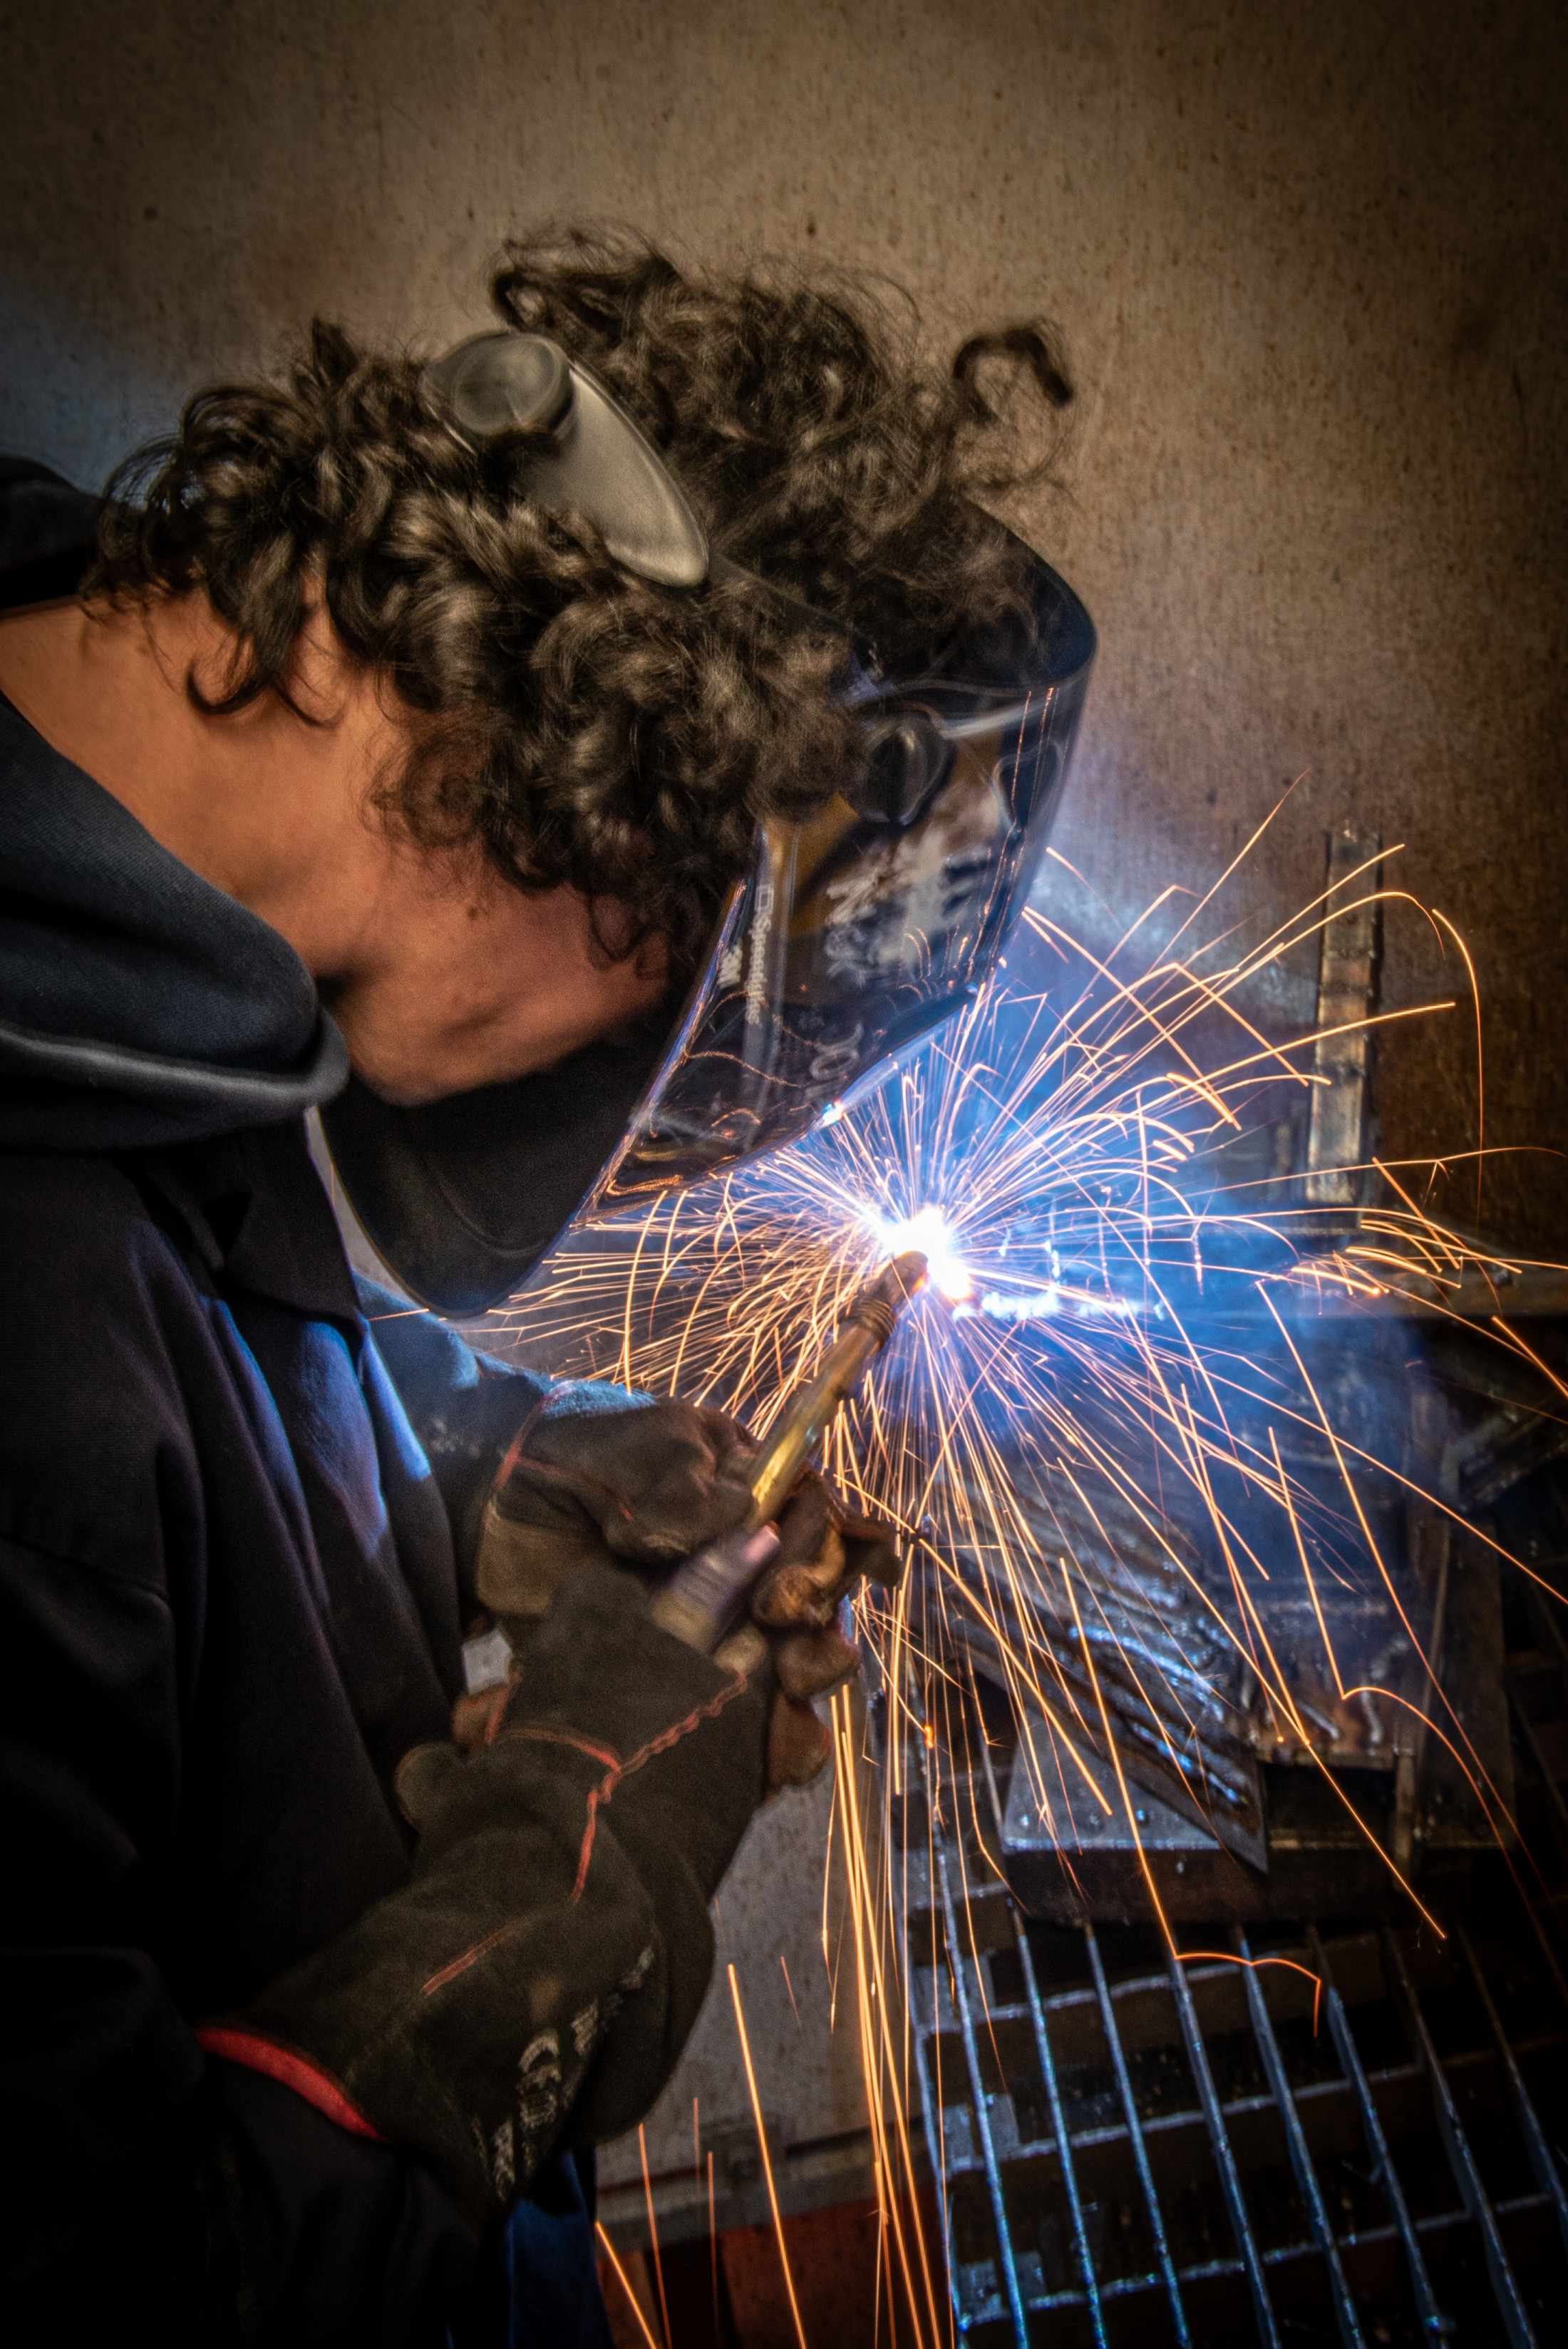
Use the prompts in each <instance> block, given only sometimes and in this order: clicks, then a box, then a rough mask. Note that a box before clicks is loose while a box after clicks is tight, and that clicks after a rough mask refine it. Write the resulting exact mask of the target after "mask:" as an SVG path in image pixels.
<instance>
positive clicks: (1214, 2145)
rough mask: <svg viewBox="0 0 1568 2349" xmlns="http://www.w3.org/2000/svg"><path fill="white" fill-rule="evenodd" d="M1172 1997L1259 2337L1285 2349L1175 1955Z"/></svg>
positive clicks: (1273, 2348) (1269, 2347) (1268, 2347)
mask: <svg viewBox="0 0 1568 2349" xmlns="http://www.w3.org/2000/svg"><path fill="white" fill-rule="evenodd" d="M1170 1981H1171V1996H1172V1997H1173V1998H1174V1999H1175V2001H1176V2013H1177V2016H1178V2018H1179V2020H1180V2022H1181V2036H1182V2039H1183V2040H1184V2041H1185V2043H1186V2047H1187V2061H1188V2063H1189V2064H1191V2070H1192V2078H1193V2081H1194V2082H1195V2084H1196V2085H1197V2090H1198V2101H1199V2103H1200V2104H1201V2105H1202V2108H1203V2118H1204V2121H1205V2122H1206V2123H1207V2125H1208V2130H1209V2144H1210V2147H1211V2149H1212V2153H1213V2156H1214V2167H1215V2168H1216V2169H1217V2170H1218V2171H1219V2173H1220V2188H1221V2191H1222V2194H1223V2195H1224V2198H1225V2208H1226V2210H1227V2211H1228V2212H1229V2214H1230V2220H1231V2231H1232V2233H1233V2235H1234V2236H1235V2239H1236V2249H1237V2250H1238V2251H1240V2252H1241V2255H1242V2264H1243V2268H1244V2269H1245V2271H1246V2278H1247V2289H1248V2291H1249V2292H1251V2293H1252V2298H1253V2316H1254V2317H1255V2318H1256V2320H1257V2327H1258V2335H1259V2338H1260V2339H1261V2341H1262V2342H1263V2344H1264V2349H1280V2338H1279V2327H1278V2325H1277V2324H1276V2323H1275V2322H1274V2304H1273V2302H1271V2301H1270V2299H1269V2288H1268V2282H1267V2280H1266V2279H1265V2277H1264V2263H1263V2259H1262V2256H1261V2254H1260V2252H1259V2250H1258V2244H1257V2238H1256V2236H1255V2235H1254V2234H1253V2228H1252V2221H1251V2220H1250V2219H1249V2218H1248V2216H1247V2206H1246V2203H1245V2201H1244V2200H1243V2195H1242V2181H1241V2178H1240V2175H1239V2173H1238V2172H1237V2169H1236V2157H1235V2154H1234V2152H1233V2149H1232V2146H1231V2139H1230V2135H1229V2132H1228V2131H1227V2129H1226V2127H1225V2119H1224V2115H1223V2114H1222V2112H1221V2110H1220V2099H1219V2097H1218V2096H1217V2095H1216V2094H1215V2093H1214V2076H1213V2074H1212V2072H1211V2071H1210V2069H1209V2054H1208V2050H1207V2049H1206V2048H1205V2046H1204V2044H1203V2034H1202V2032H1201V2031H1200V2030H1199V2028H1198V2016H1197V2013H1196V2011H1195V2009H1194V2007H1193V2004H1192V1993H1191V1990H1190V1989H1189V1988H1188V1985H1187V1977H1186V1975H1185V1974H1184V1973H1183V1972H1182V1971H1181V1959H1180V1958H1179V1957H1178V1956H1177V1955H1176V1953H1175V1952H1174V1951H1172V1952H1171V1961H1170Z"/></svg>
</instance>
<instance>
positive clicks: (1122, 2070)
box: [1083, 1924, 1191, 2349]
mask: <svg viewBox="0 0 1568 2349" xmlns="http://www.w3.org/2000/svg"><path fill="white" fill-rule="evenodd" d="M1083 1937H1084V1940H1085V1941H1086V1942H1087V1943H1088V1962H1089V1971H1090V1972H1091V1973H1092V1974H1093V1976H1094V1987H1095V1995H1096V1996H1097V1997H1098V1999H1099V2017H1100V2023H1101V2024H1102V2026H1103V2028H1104V2031H1105V2036H1106V2041H1107V2044H1108V2045H1109V2048H1110V2060H1111V2064H1112V2066H1113V2067H1114V2069H1115V2073H1116V2087H1117V2094H1118V2095H1119V2096H1120V2098H1121V2109H1122V2111H1123V2112H1124V2113H1125V2114H1126V2115H1127V2134H1128V2137H1129V2138H1130V2142H1131V2146H1132V2158H1133V2161H1134V2163H1135V2164H1136V2166H1137V2169H1138V2182H1139V2184H1140V2186H1141V2187H1142V2189H1143V2199H1144V2202H1145V2204H1146V2205H1147V2207H1148V2210H1149V2224H1150V2230H1152V2233H1153V2238H1154V2256H1155V2258H1156V2259H1157V2260H1158V2261H1159V2262H1160V2273H1161V2277H1162V2278H1163V2280H1164V2284H1165V2297H1166V2299H1167V2300H1168V2301H1169V2302H1170V2303H1171V2324H1172V2326H1173V2327H1174V2329H1175V2333H1176V2340H1177V2344H1178V2349H1190V2344H1191V2334H1190V2333H1189V2332H1188V2330H1187V2312H1186V2309H1185V2308H1184V2307H1183V2305H1182V2302H1181V2281H1180V2279H1179V2278H1178V2276H1177V2273H1176V2263H1175V2261H1173V2260H1172V2258H1171V2246H1170V2243H1169V2241H1168V2240H1167V2238H1166V2233H1165V2214H1164V2212H1163V2211H1162V2210H1161V2207H1160V2197H1159V2195H1158V2194H1157V2193H1156V2192H1155V2189H1154V2172H1153V2171H1152V2169H1150V2166H1149V2147H1148V2146H1147V2145H1146V2144H1145V2143H1144V2138H1143V2124H1142V2121H1141V2120H1140V2117H1139V2112H1138V2106H1137V2104H1136V2102H1135V2100H1134V2098H1133V2094H1132V2079H1131V2075H1130V2073H1129V2071H1128V2068H1127V2054H1126V2051H1125V2049H1124V2048H1123V2046H1122V2044H1121V2033H1120V2030H1119V2027H1118V2024H1117V2020H1116V2008H1115V2002H1114V2001H1113V2000H1112V1998H1111V1995H1110V1986H1109V1983H1108V1982H1107V1981H1106V1978H1105V1961H1104V1960H1103V1958H1102V1957H1101V1956H1100V1954H1099V1942H1098V1941H1097V1940H1095V1937H1094V1927H1093V1926H1092V1925H1089V1924H1086V1925H1085V1927H1084V1929H1083ZM1150 2282H1153V2278H1152V2277H1150Z"/></svg>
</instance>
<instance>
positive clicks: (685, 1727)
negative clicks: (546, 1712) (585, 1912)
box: [506, 1671, 746, 1905]
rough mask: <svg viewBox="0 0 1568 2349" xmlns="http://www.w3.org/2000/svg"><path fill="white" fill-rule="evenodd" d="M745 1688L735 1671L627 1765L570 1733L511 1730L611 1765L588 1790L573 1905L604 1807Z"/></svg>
mask: <svg viewBox="0 0 1568 2349" xmlns="http://www.w3.org/2000/svg"><path fill="white" fill-rule="evenodd" d="M745 1687H746V1675H745V1673H744V1672H736V1671H732V1672H731V1673H730V1676H729V1685H728V1687H727V1688H721V1689H720V1690H719V1692H718V1693H717V1696H710V1697H709V1698H708V1700H707V1703H706V1704H699V1705H696V1706H694V1707H693V1709H692V1711H691V1712H690V1713H687V1714H686V1719H685V1720H684V1721H677V1722H676V1723H675V1725H674V1727H673V1728H670V1729H662V1730H661V1731H660V1732H659V1733H658V1735H657V1736H656V1737H650V1738H649V1740H648V1742H647V1744H645V1745H639V1746H638V1748H637V1750H636V1752H635V1753H634V1754H633V1756H632V1758H631V1760H630V1761H629V1762H623V1761H622V1760H621V1759H620V1757H619V1755H618V1754H616V1753H615V1750H614V1747H613V1746H609V1745H593V1744H590V1743H589V1741H588V1740H587V1738H585V1737H573V1735H572V1734H571V1733H570V1732H569V1731H567V1730H562V1729H534V1728H531V1727H529V1726H528V1725H527V1724H526V1723H521V1724H520V1725H519V1726H518V1727H516V1728H509V1729H508V1730H507V1732H506V1734H507V1735H508V1736H509V1737H531V1738H536V1739H538V1741H539V1742H540V1744H544V1745H571V1746H573V1747H574V1748H575V1749H576V1751H577V1752H578V1753H579V1754H593V1757H594V1759H595V1760H596V1761H600V1762H607V1763H608V1764H610V1766H609V1768H608V1769H607V1770H606V1771H605V1773H604V1775H603V1777H602V1778H601V1779H600V1781H599V1784H598V1785H596V1786H591V1787H590V1788H589V1790H588V1818H587V1824H586V1825H585V1826H584V1827H583V1845H582V1848H581V1850H580V1852H579V1853H578V1857H577V1880H576V1882H575V1883H574V1884H573V1887H572V1896H571V1899H572V1903H575V1902H576V1901H579V1900H581V1899H582V1898H583V1886H584V1885H585V1884H586V1883H587V1881H588V1863H589V1861H590V1860H591V1859H592V1858H593V1833H594V1829H595V1827H596V1826H597V1825H598V1821H599V1806H600V1804H601V1803H607V1802H608V1801H609V1799H610V1797H611V1795H613V1794H614V1791H615V1789H616V1787H617V1786H618V1785H620V1783H621V1781H622V1779H623V1778H626V1777H629V1776H630V1775H631V1774H632V1772H633V1771H634V1770H640V1769H641V1768H642V1766H643V1764H644V1763H645V1762H651V1761H652V1760H653V1758H654V1755H655V1754H667V1753H668V1752H669V1749H670V1747H671V1746H672V1745H678V1744H679V1743H680V1741H681V1739H682V1738H683V1737H686V1736H688V1735H689V1734H690V1733H691V1732H692V1731H693V1730H694V1729H699V1728H700V1727H701V1726H702V1724H703V1723H704V1722H705V1721H716V1720H717V1718H718V1715H719V1714H720V1713H722V1712H723V1711H724V1708H725V1706H726V1705H727V1704H728V1703H729V1702H730V1701H731V1699H732V1698H734V1697H738V1696H739V1695H740V1694H741V1693H742V1692H743V1691H744V1689H745ZM569 1905H571V1904H569Z"/></svg>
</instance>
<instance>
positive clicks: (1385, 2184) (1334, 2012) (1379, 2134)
mask: <svg viewBox="0 0 1568 2349" xmlns="http://www.w3.org/2000/svg"><path fill="white" fill-rule="evenodd" d="M1307 1933H1308V1937H1309V1940H1310V1945H1311V1949H1312V1955H1313V1961H1314V1963H1315V1965H1316V1967H1317V1970H1318V1972H1319V1973H1320V1974H1321V1975H1322V1977H1323V1992H1324V2000H1325V2003H1326V2007H1327V2010H1328V2029H1329V2035H1330V2036H1331V2038H1332V2039H1333V2041H1334V2045H1335V2051H1336V2054H1337V2055H1338V2057H1339V2061H1340V2063H1341V2064H1342V2065H1343V2066H1344V2070H1345V2076H1346V2079H1347V2080H1348V2081H1349V2082H1350V2085H1351V2087H1352V2088H1353V2089H1354V2091H1355V2094H1356V2102H1357V2106H1359V2108H1360V2113H1361V2129H1362V2134H1363V2136H1364V2137H1365V2138H1366V2140H1367V2152H1368V2153H1369V2154H1370V2155H1371V2157H1372V2174H1373V2176H1374V2178H1376V2179H1377V2184H1378V2186H1379V2187H1380V2188H1381V2189H1382V2194H1383V2199H1384V2200H1385V2202H1387V2205H1388V2208H1389V2210H1390V2211H1391V2212H1392V2214H1393V2219H1394V2226H1395V2229H1396V2230H1397V2232H1398V2238H1399V2242H1400V2245H1401V2247H1402V2249H1403V2251H1404V2253H1405V2265H1406V2267H1407V2269H1408V2272H1409V2278H1410V2290H1411V2292H1412V2294H1413V2295H1414V2298H1415V2302H1416V2313H1417V2314H1418V2317H1419V2318H1420V2320H1421V2329H1422V2331H1423V2332H1425V2333H1430V2334H1431V2335H1432V2338H1433V2339H1434V2340H1438V2339H1440V2338H1441V2336H1442V2335H1443V2334H1444V2333H1447V2332H1448V2331H1449V2322H1448V2319H1447V2318H1446V2317H1445V2316H1444V2314H1443V2312H1442V2310H1441V2309H1440V2308H1439V2305H1438V2299H1437V2294H1436V2293H1435V2292H1433V2290H1432V2280H1431V2277H1430V2276H1429V2274H1428V2272H1427V2261H1426V2256H1425V2254H1424V2253H1423V2251H1422V2250H1421V2245H1420V2240H1419V2238H1418V2235H1417V2233H1416V2230H1415V2228H1414V2226H1413V2225H1412V2224H1411V2221H1410V2211H1409V2205H1408V2203H1407V2202H1406V2200H1405V2189H1404V2188H1403V2187H1402V2186H1401V2185H1400V2183H1399V2173H1398V2170H1397V2169H1396V2168H1395V2167H1394V2161H1393V2157H1392V2155H1391V2154H1390V2153H1389V2151H1388V2140H1387V2137H1385V2136H1384V2134H1383V2121H1382V2116H1381V2115H1380V2114H1379V2113H1378V2110H1377V2103H1376V2101H1375V2099H1374V2097H1373V2095H1372V2086H1371V2083H1370V2082H1369V2080H1368V2079H1367V2071H1366V2066H1365V2065H1364V2064H1363V2063H1362V2061H1361V2050H1360V2049H1359V2048H1358V2047H1357V2044H1356V2034H1355V2033H1354V2032H1353V2031H1352V2030H1351V2028H1350V2018H1349V2016H1348V2015H1347V2014H1346V2011H1345V2001H1344V2000H1343V1999H1342V1998H1341V1997H1340V1995H1339V1992H1338V1991H1337V1990H1336V1988H1335V1984H1334V1976H1333V1973H1332V1971H1330V1968H1329V1963H1328V1954H1327V1951H1326V1950H1325V1949H1324V1946H1323V1943H1322V1941H1321V1940H1319V1938H1318V1931H1317V1928H1316V1926H1315V1925H1309V1926H1308V1927H1307ZM1379 2076H1386V2075H1379ZM1349 2240H1353V2241H1354V2240H1358V2239H1357V2238H1355V2237H1352V2238H1350V2239H1349Z"/></svg>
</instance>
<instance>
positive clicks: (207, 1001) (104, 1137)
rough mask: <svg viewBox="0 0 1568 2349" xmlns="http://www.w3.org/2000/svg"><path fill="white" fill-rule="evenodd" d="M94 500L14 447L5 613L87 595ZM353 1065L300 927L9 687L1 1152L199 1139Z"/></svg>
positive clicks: (2, 793) (4, 717) (0, 1000)
mask: <svg viewBox="0 0 1568 2349" xmlns="http://www.w3.org/2000/svg"><path fill="white" fill-rule="evenodd" d="M94 511H95V501H94V500H92V499H91V498H88V497H85V496H83V495H82V494H81V493H80V492H77V491H74V490H72V489H70V488H69V487H68V486H67V484H66V483H65V482H63V481H59V480H58V479H57V477H56V476H54V475H53V474H50V473H48V472H47V471H46V470H45V469H44V468H43V467H41V466H34V465H26V464H20V463H17V462H16V461H15V460H8V461H0V609H15V607H16V606H17V605H22V604H27V603H33V602H36V601H40V600H42V599H44V598H45V597H47V596H50V595H68V594H70V593H71V591H72V589H73V587H74V585H75V583H76V581H77V578H79V577H80V575H81V572H82V570H83V569H84V567H85V565H86V563H87V561H88V556H89V555H90V553H91V548H92V536H93V515H94ZM347 1076H348V1054H347V1050H346V1047H345V1045H344V1041H343V1039H342V1037H341V1036H340V1035H339V1033H338V1031H337V1030H336V1029H335V1027H334V1025H333V1023H332V1021H331V1020H330V1019H328V1018H327V1016H326V1014H325V1012H324V1011H323V1010H322V1008H321V1005H320V1003H319V1001H318V999H317V997H316V991H315V982H314V981H313V980H312V978H311V976H310V973H309V972H308V971H307V970H306V968H305V967H304V963H302V962H301V960H300V958H299V957H298V956H297V955H296V954H295V953H294V948H293V947H291V946H290V945H289V944H288V942H287V940H286V939H284V938H283V937H280V936H279V935H278V933H277V932H276V931H275V930H273V929H272V928H271V927H269V926H268V925H267V924H266V923H265V922H263V921H262V920H260V919H259V917H258V916H256V915H254V914H252V913H250V912H248V911H247V910H246V908H245V907H244V906H243V905H238V904H236V903H235V901H234V900H233V899H232V897H226V896H225V895H223V893H222V890H219V889H214V888H213V887H211V885H210V884H209V883H208V882H205V881H203V880H201V878H200V877H199V875H198V874H194V873H192V872H191V869H190V867H189V866H188V865H186V864H181V861H180V859H179V858H178V857H176V856H172V855H170V853H169V851H168V850H167V849H165V848H162V847H160V844H159V843H158V842H157V841H156V840H154V839H153V837H152V835H151V833H149V832H148V831H147V830H146V829H145V828H144V827H143V826H142V825H141V824H139V823H138V822H137V820H136V818H135V817H134V816H133V815H131V814H130V813H129V812H128V811H127V810H126V809H125V808H123V807H121V806H120V804H119V801H118V800H116V799H114V798H113V797H111V795H110V794H109V793H108V792H106V791H105V790H104V789H103V788H102V786H101V785H99V784H98V783H96V782H94V781H93V780H92V778H91V776H90V775H88V774H86V773H85V772H84V771H83V770H82V769H81V768H80V767H77V766H75V765H73V763H72V762H71V761H70V760H69V759H66V758H63V757H62V756H61V755H60V753H59V752H58V751H57V750H53V749H51V747H50V745H49V744H48V743H47V742H46V741H45V740H44V739H43V737H42V736H41V735H40V734H38V733H37V732H36V730H35V729H34V728H33V727H31V726H30V725H29V724H28V723H27V721H26V719H25V718H23V717H22V716H21V715H20V714H19V712H17V711H16V710H15V709H13V708H12V707H11V705H10V703H9V702H7V701H5V699H4V698H0V1147H5V1148H8V1149H13V1150H127V1149H141V1148H147V1147H154V1146H159V1145H162V1144H167V1143H175V1142H189V1141H196V1140H199V1139H201V1138H204V1137H206V1136H208V1135H211V1134H216V1133H232V1132H233V1131H234V1130H235V1129H237V1128H241V1127H245V1126H253V1125H270V1124H273V1123H277V1122H278V1121H280V1120H282V1119H284V1118H290V1117H294V1116H297V1115H298V1114H299V1113H300V1112H302V1111H303V1110H305V1109H308V1108H310V1107H312V1106H313V1105H314V1104H315V1103H316V1102H322V1101H326V1100H329V1099H330V1098H331V1097H332V1096H333V1095H334V1094H335V1093H336V1092H339V1091H340V1090H341V1089H342V1087H343V1085H344V1084H345V1082H346V1080H347Z"/></svg>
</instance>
